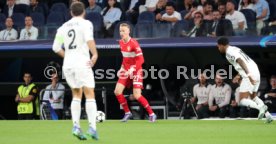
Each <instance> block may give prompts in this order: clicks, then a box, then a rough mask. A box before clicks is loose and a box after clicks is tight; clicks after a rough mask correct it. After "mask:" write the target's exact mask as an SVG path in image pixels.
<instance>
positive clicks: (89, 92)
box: [83, 87, 99, 140]
mask: <svg viewBox="0 0 276 144" xmlns="http://www.w3.org/2000/svg"><path fill="white" fill-rule="evenodd" d="M83 91H84V94H85V98H86V102H85V110H86V114H87V117H88V123H89V129H88V131H87V134H88V135H89V136H90V137H92V138H93V139H95V140H98V138H99V137H98V133H97V129H96V114H97V104H96V100H95V92H94V88H89V87H84V88H83Z"/></svg>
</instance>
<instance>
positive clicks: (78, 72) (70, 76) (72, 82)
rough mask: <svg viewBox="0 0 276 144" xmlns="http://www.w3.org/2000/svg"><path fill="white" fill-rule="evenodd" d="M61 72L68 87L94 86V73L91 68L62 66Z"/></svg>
mask: <svg viewBox="0 0 276 144" xmlns="http://www.w3.org/2000/svg"><path fill="white" fill-rule="evenodd" d="M63 74H64V76H65V79H66V81H67V83H68V85H69V86H70V88H82V87H84V86H85V87H89V88H95V80H94V74H93V71H92V69H91V68H63Z"/></svg>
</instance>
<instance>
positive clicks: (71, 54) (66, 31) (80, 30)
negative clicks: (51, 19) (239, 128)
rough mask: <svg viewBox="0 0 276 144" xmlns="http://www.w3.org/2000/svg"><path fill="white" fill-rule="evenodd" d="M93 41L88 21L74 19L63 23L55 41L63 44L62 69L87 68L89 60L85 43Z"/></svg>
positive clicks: (90, 25) (91, 29) (90, 24)
mask: <svg viewBox="0 0 276 144" xmlns="http://www.w3.org/2000/svg"><path fill="white" fill-rule="evenodd" d="M89 40H94V37H93V25H92V23H91V22H90V21H88V20H85V19H83V18H80V17H74V18H72V19H71V20H69V21H67V22H66V23H64V24H63V25H62V26H61V27H60V28H59V29H58V30H57V34H56V38H55V41H58V42H59V43H61V44H64V48H65V56H64V61H63V68H87V67H88V65H87V63H88V61H89V60H90V53H89V47H88V45H87V41H89Z"/></svg>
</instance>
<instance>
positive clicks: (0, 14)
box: [0, 13, 6, 23]
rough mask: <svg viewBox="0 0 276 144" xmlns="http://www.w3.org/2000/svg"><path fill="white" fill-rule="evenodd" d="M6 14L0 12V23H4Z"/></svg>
mask: <svg viewBox="0 0 276 144" xmlns="http://www.w3.org/2000/svg"><path fill="white" fill-rule="evenodd" d="M5 21H6V16H5V15H4V14H3V13H0V23H5Z"/></svg>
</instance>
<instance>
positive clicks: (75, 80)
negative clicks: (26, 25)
mask: <svg viewBox="0 0 276 144" xmlns="http://www.w3.org/2000/svg"><path fill="white" fill-rule="evenodd" d="M70 10H71V15H72V18H71V19H70V20H69V21H68V22H66V23H64V24H63V25H62V26H61V27H60V28H59V29H58V30H57V34H56V37H55V40H54V45H53V51H54V52H55V53H57V54H58V55H59V56H61V57H63V58H64V61H63V73H64V76H65V78H66V81H67V83H68V85H69V86H70V88H71V89H72V95H73V99H72V103H71V114H72V120H73V130H72V133H73V135H74V136H76V137H77V138H78V139H80V140H86V139H87V138H86V136H85V135H84V134H83V132H82V130H81V127H80V115H81V99H82V93H83V92H84V94H85V97H86V103H85V108H86V113H87V116H88V122H89V129H88V132H87V134H88V135H89V136H91V137H92V138H93V139H96V140H97V139H98V134H97V131H96V112H97V106H96V101H95V93H94V87H95V81H94V75H93V72H92V67H93V66H94V65H95V64H96V61H97V58H98V53H97V50H96V44H95V41H94V37H93V25H92V23H91V22H90V21H88V20H85V19H84V15H85V9H84V5H83V3H81V2H74V3H73V4H72V5H71V7H70ZM62 44H64V48H65V50H63V49H62ZM89 50H90V52H91V53H92V57H91V59H90V53H89Z"/></svg>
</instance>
